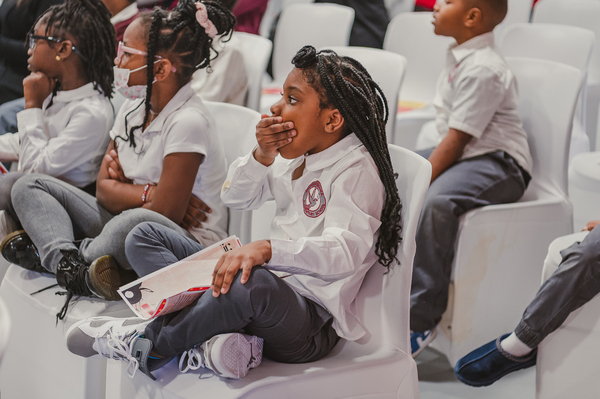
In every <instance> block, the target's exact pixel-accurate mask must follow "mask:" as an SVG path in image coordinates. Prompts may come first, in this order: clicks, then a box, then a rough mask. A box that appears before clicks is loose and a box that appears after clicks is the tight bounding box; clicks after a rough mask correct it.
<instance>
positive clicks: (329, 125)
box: [325, 108, 344, 133]
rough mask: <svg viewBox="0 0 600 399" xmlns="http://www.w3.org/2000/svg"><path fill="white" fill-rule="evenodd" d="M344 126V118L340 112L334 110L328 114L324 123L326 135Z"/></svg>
mask: <svg viewBox="0 0 600 399" xmlns="http://www.w3.org/2000/svg"><path fill="white" fill-rule="evenodd" d="M342 126H344V117H343V116H342V114H341V113H340V111H339V110H338V109H337V108H335V109H331V110H329V112H328V115H327V119H326V121H325V131H326V132H327V133H334V132H336V131H337V130H339V129H340V128H342Z"/></svg>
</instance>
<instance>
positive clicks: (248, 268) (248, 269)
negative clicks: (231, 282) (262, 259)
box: [240, 262, 254, 284]
mask: <svg viewBox="0 0 600 399" xmlns="http://www.w3.org/2000/svg"><path fill="white" fill-rule="evenodd" d="M253 267H254V265H252V263H251V262H248V263H246V264H245V265H244V266H243V267H242V278H241V279H240V283H242V284H246V282H247V281H248V279H249V278H250V272H251V271H252V268H253Z"/></svg>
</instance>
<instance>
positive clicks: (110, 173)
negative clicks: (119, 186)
mask: <svg viewBox="0 0 600 399" xmlns="http://www.w3.org/2000/svg"><path fill="white" fill-rule="evenodd" d="M108 175H109V176H110V178H111V179H113V180H119V175H117V173H116V172H115V171H114V170H113V169H112V168H110V167H109V168H108Z"/></svg>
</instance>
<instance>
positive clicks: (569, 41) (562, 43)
mask: <svg viewBox="0 0 600 399" xmlns="http://www.w3.org/2000/svg"><path fill="white" fill-rule="evenodd" d="M594 41H595V38H594V32H592V31H590V30H588V29H584V28H579V27H576V26H567V25H556V24H514V25H511V26H509V27H507V28H506V29H505V30H504V32H503V33H502V37H501V39H500V41H499V43H498V45H499V47H500V50H501V51H502V54H503V55H504V56H505V57H525V58H539V59H543V60H549V61H556V62H560V63H562V64H567V65H571V66H572V67H575V68H577V69H579V70H580V71H581V73H582V74H584V75H585V73H586V72H587V69H588V64H589V62H590V57H591V55H592V51H593V49H594Z"/></svg>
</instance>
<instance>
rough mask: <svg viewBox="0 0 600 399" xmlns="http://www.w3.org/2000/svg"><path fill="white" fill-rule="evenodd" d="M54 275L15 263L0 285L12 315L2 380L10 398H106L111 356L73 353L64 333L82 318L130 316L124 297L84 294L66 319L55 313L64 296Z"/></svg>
mask: <svg viewBox="0 0 600 399" xmlns="http://www.w3.org/2000/svg"><path fill="white" fill-rule="evenodd" d="M52 284H56V279H54V277H52V276H48V275H43V274H40V273H35V272H31V271H27V270H25V269H23V268H21V267H19V266H16V265H11V266H9V268H8V271H7V272H6V275H5V276H4V279H3V280H2V285H0V298H1V299H2V300H3V301H4V303H5V304H6V307H7V308H8V310H9V313H10V317H11V320H12V330H11V335H10V339H9V344H8V347H7V350H6V353H5V355H4V358H3V361H2V367H0V386H1V387H2V394H3V396H6V397H7V398H60V399H70V398H72V399H82V398H85V399H96V398H97V399H104V398H105V395H104V391H105V381H106V380H105V375H106V359H104V358H99V357H97V358H96V357H94V358H88V359H86V358H82V357H79V356H75V355H73V354H71V353H70V352H69V351H68V350H67V347H66V345H65V340H64V334H65V332H66V331H67V330H68V328H69V327H70V326H71V325H72V324H73V323H74V322H75V321H77V320H80V319H83V318H87V317H92V316H97V315H107V316H115V317H130V316H132V315H133V312H132V311H131V310H130V309H129V308H128V307H127V305H125V303H124V302H122V301H119V302H108V301H104V300H101V299H90V298H82V299H78V300H76V301H73V302H72V303H71V305H70V306H69V312H68V313H67V316H66V317H65V319H64V321H60V322H59V323H58V324H56V313H58V312H59V311H60V309H61V308H62V306H63V304H64V301H65V297H64V296H59V295H55V292H57V291H62V289H61V288H60V287H55V288H51V289H48V290H46V291H43V292H40V293H38V294H35V295H31V293H33V292H35V291H38V290H40V289H43V288H46V287H48V286H50V285H52Z"/></svg>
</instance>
